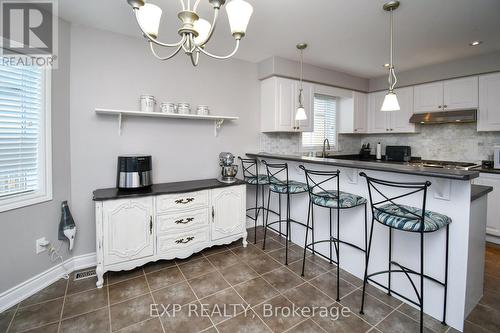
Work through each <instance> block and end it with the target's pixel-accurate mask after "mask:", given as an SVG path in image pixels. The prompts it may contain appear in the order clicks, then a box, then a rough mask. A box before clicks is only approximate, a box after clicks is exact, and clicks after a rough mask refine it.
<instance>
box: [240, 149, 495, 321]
mask: <svg viewBox="0 0 500 333" xmlns="http://www.w3.org/2000/svg"><path fill="white" fill-rule="evenodd" d="M247 156H248V157H251V158H257V159H258V160H266V161H267V162H270V163H273V162H275V163H283V162H287V163H288V167H289V177H290V179H293V180H297V181H302V182H305V176H304V173H303V171H302V170H301V169H300V168H299V165H304V166H305V167H306V168H309V169H313V170H337V169H338V170H340V190H341V191H345V192H350V193H353V194H357V195H360V196H363V197H365V198H366V199H367V200H368V189H367V184H366V181H365V179H364V178H363V177H360V176H359V173H360V172H365V173H366V174H367V175H368V176H370V177H374V178H381V179H385V180H390V181H395V182H424V181H430V182H431V183H432V185H431V186H430V188H429V190H428V193H427V206H426V209H428V210H431V211H434V212H438V213H441V214H445V215H447V216H449V217H450V218H451V219H452V221H453V222H452V223H451V225H450V244H449V263H448V268H449V270H448V302H447V311H446V322H447V324H448V325H450V326H452V327H454V328H456V329H458V330H460V331H462V329H463V321H464V319H465V318H466V317H467V315H468V314H469V313H470V311H471V310H472V309H473V308H474V306H475V305H476V304H477V302H478V301H479V299H480V298H481V297H482V294H483V271H484V248H485V237H486V235H485V230H486V205H487V200H486V199H487V194H488V192H489V191H490V190H491V188H488V187H475V185H472V184H471V180H473V179H475V178H477V177H478V176H479V172H478V171H473V170H452V169H445V168H429V167H420V166H411V165H408V164H405V163H386V162H383V161H377V162H375V161H359V160H356V161H352V160H346V159H339V158H335V157H332V158H316V157H305V156H294V155H280V154H270V153H248V154H247ZM261 173H265V170H264V169H263V168H262V169H261ZM387 194H389V195H395V194H396V192H392V193H391V192H390V191H388V193H387ZM308 200H309V198H308V195H307V194H306V193H304V194H299V195H293V197H292V204H291V216H292V218H294V219H296V220H298V221H303V222H305V221H306V219H307V208H308ZM404 203H405V204H408V205H411V206H416V207H421V205H422V197H421V195H420V196H412V197H408V198H405V201H404ZM271 205H272V206H273V207H277V202H276V201H273V199H271ZM314 214H315V215H314V216H315V233H316V235H317V237H321V236H323V237H324V235H328V234H329V222H328V221H329V217H328V209H321V208H315V210H314ZM334 215H335V214H334ZM270 221H271V217H270ZM370 221H371V212H370V210H369V209H368V223H370ZM363 223H364V210H363V209H349V210H344V211H342V212H341V217H340V238H341V239H342V240H343V241H348V242H350V243H354V244H357V245H358V246H360V247H362V248H363V247H364V242H365V240H364V232H363V230H364V228H363ZM334 225H336V223H334ZM283 230H284V229H283ZM373 232H374V235H373V244H372V249H371V251H372V252H371V254H370V266H369V273H370V272H375V271H382V270H386V269H387V264H388V245H389V241H388V237H389V231H388V228H387V227H384V226H382V225H380V224H378V223H377V224H376V225H375V226H374V231H373ZM291 236H292V241H293V242H294V243H296V244H298V245H300V246H304V237H305V230H304V228H303V227H302V226H299V225H292V231H291ZM419 239H420V237H418V234H416V233H409V232H400V231H396V232H394V233H393V245H392V246H393V250H392V253H393V260H394V261H398V262H400V263H402V264H404V265H405V266H407V267H409V268H411V269H414V270H416V271H418V270H419V267H420V266H419V264H420V258H419ZM445 239H446V232H445V230H444V229H443V230H439V231H437V232H433V233H428V234H426V235H425V245H424V253H425V260H424V264H425V274H427V275H430V276H433V277H435V278H437V279H438V280H440V281H444V274H445V269H444V267H445V253H446V248H445V244H446V242H445ZM320 245H323V246H320ZM316 250H318V251H319V252H321V253H322V254H325V255H327V254H328V253H329V248H328V244H318V246H317V247H316ZM340 252H341V253H342V254H341V256H340V267H341V268H343V269H345V270H346V271H348V272H349V273H351V274H354V275H355V276H357V277H359V278H362V277H363V274H364V253H362V252H360V251H358V250H356V249H353V248H351V247H348V246H344V245H340ZM306 269H307V267H306ZM374 280H376V281H377V282H378V283H381V284H384V285H387V280H388V278H387V275H379V276H376V277H374ZM413 280H414V282H415V283H416V284H417V285H419V280H418V278H417V277H414V278H413ZM424 285H425V297H424V311H425V312H426V313H427V314H429V315H431V316H432V317H434V318H436V319H438V320H441V319H442V312H443V292H444V291H443V287H442V286H440V285H438V284H436V283H434V282H432V281H430V280H426V281H425V282H424ZM392 288H393V289H394V290H396V291H397V292H399V293H401V294H402V295H404V296H406V297H409V298H411V299H416V298H415V293H414V291H413V289H412V287H411V284H410V283H409V282H408V280H407V278H406V277H405V276H404V275H403V274H393V276H392ZM341 292H342V290H341ZM341 296H342V295H341ZM352 310H353V311H358V310H359V309H352Z"/></svg>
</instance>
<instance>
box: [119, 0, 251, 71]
mask: <svg viewBox="0 0 500 333" xmlns="http://www.w3.org/2000/svg"><path fill="white" fill-rule="evenodd" d="M179 1H180V3H181V6H182V10H181V11H180V12H179V14H178V15H177V16H178V17H179V19H180V21H181V27H180V29H179V30H178V33H179V35H180V36H181V39H180V40H179V41H178V42H177V43H174V44H167V43H162V42H160V41H158V39H157V38H158V30H159V27H160V20H161V14H162V10H161V8H160V7H158V6H157V5H154V4H151V3H146V1H145V0H127V2H128V3H129V4H130V6H132V8H133V10H134V13H135V17H136V19H137V23H138V24H139V28H140V29H141V31H142V33H143V34H144V37H145V38H146V39H147V40H148V42H149V46H150V48H151V52H152V53H153V55H154V56H155V57H156V58H158V59H160V60H168V59H171V58H173V57H175V56H176V55H177V54H178V53H179V52H180V51H181V50H183V51H184V53H185V54H186V55H188V56H189V57H190V58H191V62H192V63H193V65H194V66H197V65H198V61H199V57H200V53H203V54H205V55H207V56H209V57H212V58H215V59H228V58H230V57H232V56H233V55H234V54H236V52H237V51H238V47H239V46H240V40H241V39H242V38H243V37H244V36H245V33H246V29H247V26H248V22H249V21H250V17H251V16H252V13H253V7H252V5H250V4H249V3H248V2H246V1H244V0H231V2H229V3H228V4H227V5H226V12H227V16H228V19H229V25H230V28H231V33H232V35H233V37H234V39H235V41H236V46H235V48H234V50H233V52H231V53H230V54H228V55H225V56H219V55H215V54H212V53H210V52H208V51H206V50H205V45H206V44H207V43H208V41H209V40H210V38H211V37H212V35H213V33H214V30H215V26H216V24H217V19H218V17H219V10H220V8H221V7H222V6H223V5H224V4H225V2H226V0H208V2H209V3H210V4H211V5H212V7H213V9H214V17H213V20H212V23H210V22H208V21H207V20H205V19H202V18H200V17H199V15H198V14H197V12H196V10H197V9H198V5H199V3H200V1H201V0H193V2H194V5H193V6H191V0H187V4H185V0H179ZM155 45H156V46H161V47H168V48H174V50H173V52H172V53H171V54H169V55H167V56H164V57H161V56H159V55H158V53H157V52H156V50H155Z"/></svg>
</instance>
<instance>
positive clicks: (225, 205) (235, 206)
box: [210, 186, 246, 241]
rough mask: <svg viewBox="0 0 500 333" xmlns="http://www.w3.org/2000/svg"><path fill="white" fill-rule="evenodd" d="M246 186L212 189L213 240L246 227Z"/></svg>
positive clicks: (238, 231)
mask: <svg viewBox="0 0 500 333" xmlns="http://www.w3.org/2000/svg"><path fill="white" fill-rule="evenodd" d="M244 191H245V186H230V187H226V188H220V189H214V190H212V191H211V192H212V194H211V196H212V207H211V212H210V213H211V219H212V223H211V226H212V228H211V229H212V241H215V240H218V239H221V238H225V237H228V236H232V235H235V234H239V233H241V232H243V230H244V228H245V207H246V206H245V205H246V203H245V192H244Z"/></svg>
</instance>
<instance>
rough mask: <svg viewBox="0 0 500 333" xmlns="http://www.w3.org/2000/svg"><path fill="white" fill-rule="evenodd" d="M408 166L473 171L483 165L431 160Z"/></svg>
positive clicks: (412, 163)
mask: <svg viewBox="0 0 500 333" xmlns="http://www.w3.org/2000/svg"><path fill="white" fill-rule="evenodd" d="M408 165H411V166H416V167H425V168H440V169H452V170H471V169H474V168H477V167H479V166H481V165H479V164H475V163H466V162H450V161H431V160H415V161H411V162H408Z"/></svg>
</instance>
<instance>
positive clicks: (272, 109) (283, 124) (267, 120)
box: [260, 77, 314, 132]
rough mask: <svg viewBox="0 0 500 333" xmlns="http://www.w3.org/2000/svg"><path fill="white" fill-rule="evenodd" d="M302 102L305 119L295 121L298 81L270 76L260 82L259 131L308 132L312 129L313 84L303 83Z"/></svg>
mask: <svg viewBox="0 0 500 333" xmlns="http://www.w3.org/2000/svg"><path fill="white" fill-rule="evenodd" d="M303 87H304V91H303V95H302V96H303V97H302V103H303V105H304V108H305V111H306V115H307V120H304V121H300V122H297V121H295V113H296V111H297V106H298V101H299V85H298V81H295V80H290V79H285V78H280V77H272V78H269V79H266V80H263V81H262V82H261V105H260V107H261V132H309V131H312V130H313V124H314V113H313V103H314V102H313V98H314V86H313V85H312V84H309V83H304V84H303Z"/></svg>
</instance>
